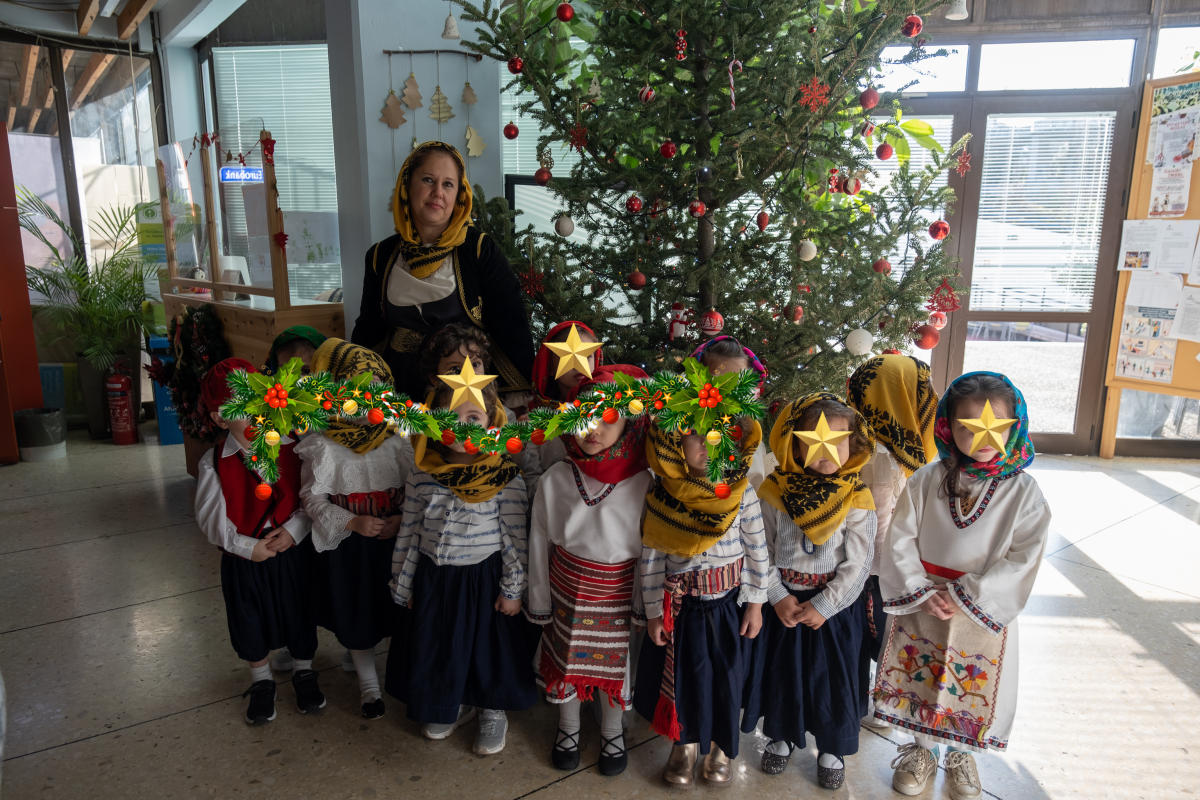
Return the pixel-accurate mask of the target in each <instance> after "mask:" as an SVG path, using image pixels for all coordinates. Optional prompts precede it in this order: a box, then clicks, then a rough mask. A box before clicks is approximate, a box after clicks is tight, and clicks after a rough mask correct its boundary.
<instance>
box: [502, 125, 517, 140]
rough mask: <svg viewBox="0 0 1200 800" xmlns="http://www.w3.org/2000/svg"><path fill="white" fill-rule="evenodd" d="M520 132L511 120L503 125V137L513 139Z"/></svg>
mask: <svg viewBox="0 0 1200 800" xmlns="http://www.w3.org/2000/svg"><path fill="white" fill-rule="evenodd" d="M520 132H521V129H520V128H518V127H517V126H516V125H514V124H512V123H511V122H510V123H508V124H507V125H505V126H504V138H505V139H515V138H517V134H519V133H520Z"/></svg>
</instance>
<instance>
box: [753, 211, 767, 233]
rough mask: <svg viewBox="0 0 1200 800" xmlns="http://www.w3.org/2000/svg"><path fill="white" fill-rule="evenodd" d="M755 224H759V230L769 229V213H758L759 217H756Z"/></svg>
mask: <svg viewBox="0 0 1200 800" xmlns="http://www.w3.org/2000/svg"><path fill="white" fill-rule="evenodd" d="M755 222H757V223H758V229H759V230H760V231H765V230H766V229H767V225H769V224H770V223H771V217H770V216H769V215H768V214H767V212H765V211H760V212H758V216H757V217H755Z"/></svg>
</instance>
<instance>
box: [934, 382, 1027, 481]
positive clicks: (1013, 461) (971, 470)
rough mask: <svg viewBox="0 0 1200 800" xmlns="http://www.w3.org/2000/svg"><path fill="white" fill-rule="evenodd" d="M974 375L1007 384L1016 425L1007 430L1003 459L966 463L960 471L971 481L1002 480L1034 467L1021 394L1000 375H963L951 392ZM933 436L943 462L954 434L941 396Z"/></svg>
mask: <svg viewBox="0 0 1200 800" xmlns="http://www.w3.org/2000/svg"><path fill="white" fill-rule="evenodd" d="M974 375H990V376H992V377H993V378H999V379H1000V380H1002V381H1004V382H1005V383H1006V384H1008V388H1010V389H1012V390H1013V395H1014V396H1015V397H1016V398H1017V407H1016V408H1014V409H1013V411H1012V415H1013V417H1015V418H1016V420H1017V422H1016V423H1015V424H1014V425H1013V426H1012V427H1011V428H1009V429H1008V442H1007V443H1006V444H1005V450H1004V454H1003V455H1000V454H997V455H996V457H995V458H994V459H992V460H991V461H988V462H982V463H981V462H978V461H976V462H971V461H968V462H967V466H965V467H962V468H961V471H962V472H964V473H966V474H967V475H970V476H971V477H973V478H980V479H982V478H1003V477H1005V476H1007V475H1012V474H1013V473H1014V472H1020V471H1021V470H1023V469H1025V468H1026V467H1028V466H1029V465H1030V464H1032V463H1033V457H1034V455H1035V454H1034V452H1033V442H1032V441H1030V439H1029V411H1028V409H1027V408H1026V407H1025V397H1024V395H1022V394H1021V390H1020V389H1018V388H1017V387H1016V386H1015V385H1013V382H1012V381H1010V380H1009V379H1008V376H1006V375H1001V374H1000V373H999V372H968V373H967V374H966V375H961V376H959V377H958V378H956V379H955V380H954V383H951V384H950V386H951V388H953V386H954V384H955V383H958V382H959V381H961V380H966V379H967V378H970V377H972V376H974ZM946 394H947V395H949V394H950V389H947V390H946ZM933 436H934V438H935V439H937V449H938V455H940V456H941V457H942V458H946V457H948V456H949V455H950V453H951V448H955V447H957V445H955V444H954V434H953V433H951V430H950V418H949V417H948V416H947V415H946V398H945V397H944V396H943V397H942V399H941V401H940V402H939V403H938V407H937V419H936V420H935V421H934V423H933ZM969 458H970V457H969V456H968V459H969Z"/></svg>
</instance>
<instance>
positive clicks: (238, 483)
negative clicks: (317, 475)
mask: <svg viewBox="0 0 1200 800" xmlns="http://www.w3.org/2000/svg"><path fill="white" fill-rule="evenodd" d="M224 447H225V444H224V443H223V442H218V443H217V446H216V447H214V448H213V463H214V464H215V465H216V468H217V475H218V476H220V478H221V494H223V495H224V496H225V516H227V517H229V519H230V520H231V521H232V522H233V524H234V525H235V526H236V527H237V532H238V533H240V534H242V535H243V536H250V537H252V538H254V539H261V538H262V535H263V531H264V530H266V529H267V528H268V527H271V528H278V527H280V526H281V525H283V523H285V522H287V521H288V520H289V519H291V517H292V514H294V513H296V509H298V508H299V507H300V457H299V456H297V455H296V443H295V442H292V443H290V444H285V445H281V446H280V448H279V461H278V464H279V480H277V481H275V483H274V485H273V486H272V489H273V492H272V495H271V497H270V499H268V500H259V499H258V498H257V497H255V496H254V489H255V487H257V486H258V485H259V484H260V483H262V480H261V479H260V478H259V477H258V475H257V474H256V473H254V472H252V471H251V470H248V469H246V465H245V464H243V463H242V459H241V457H240V456H236V457H235V456H230V457H229V458H222V457H221V455H220V454H221V451H222V450H223V449H224Z"/></svg>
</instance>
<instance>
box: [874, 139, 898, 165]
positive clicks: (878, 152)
mask: <svg viewBox="0 0 1200 800" xmlns="http://www.w3.org/2000/svg"><path fill="white" fill-rule="evenodd" d="M894 152H895V148H893V147H892V146H891V145H890V144H888V143H887V142H884V143H883V144H881V145H879V147H876V148H875V157H876V158H878V159H879V160H880V161H887V160H888V159H889V158H891V157H892V153H894Z"/></svg>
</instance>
